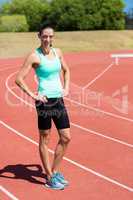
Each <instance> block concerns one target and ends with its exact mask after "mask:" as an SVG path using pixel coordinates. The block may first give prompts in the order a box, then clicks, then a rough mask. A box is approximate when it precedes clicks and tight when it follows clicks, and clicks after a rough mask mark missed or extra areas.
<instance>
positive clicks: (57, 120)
mask: <svg viewBox="0 0 133 200" xmlns="http://www.w3.org/2000/svg"><path fill="white" fill-rule="evenodd" d="M52 119H53V121H54V124H55V126H56V128H57V129H58V130H59V129H67V128H70V121H69V116H68V113H67V110H66V107H65V104H64V101H63V98H59V100H58V102H57V104H56V105H55V106H54V112H53V116H52Z"/></svg>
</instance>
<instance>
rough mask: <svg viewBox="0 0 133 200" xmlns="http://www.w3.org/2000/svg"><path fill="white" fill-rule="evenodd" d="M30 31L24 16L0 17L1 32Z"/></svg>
mask: <svg viewBox="0 0 133 200" xmlns="http://www.w3.org/2000/svg"><path fill="white" fill-rule="evenodd" d="M28 30H29V27H28V24H27V21H26V17H25V16H24V15H11V16H10V15H5V16H1V17H0V31H1V32H26V31H28Z"/></svg>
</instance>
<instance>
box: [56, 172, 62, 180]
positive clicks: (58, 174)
mask: <svg viewBox="0 0 133 200" xmlns="http://www.w3.org/2000/svg"><path fill="white" fill-rule="evenodd" d="M56 175H57V176H59V177H60V178H63V179H64V176H63V174H61V173H59V172H57V173H56Z"/></svg>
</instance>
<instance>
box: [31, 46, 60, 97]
mask: <svg viewBox="0 0 133 200" xmlns="http://www.w3.org/2000/svg"><path fill="white" fill-rule="evenodd" d="M52 51H53V53H54V55H55V58H53V59H48V58H47V56H46V55H44V54H43V52H42V49H41V48H37V49H36V51H35V52H36V54H37V55H38V57H39V58H40V64H39V65H38V67H37V68H36V69H35V72H36V75H37V78H38V92H39V94H41V95H45V96H47V97H48V98H58V97H61V96H62V84H61V80H60V71H61V62H60V59H59V57H58V55H57V53H56V51H55V49H54V48H52Z"/></svg>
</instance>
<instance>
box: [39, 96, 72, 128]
mask: <svg viewBox="0 0 133 200" xmlns="http://www.w3.org/2000/svg"><path fill="white" fill-rule="evenodd" d="M35 105H36V110H37V115H38V128H39V130H47V129H50V128H51V123H52V120H53V121H54V124H55V126H56V128H57V129H64V128H70V122H69V117H68V114H67V110H66V108H65V105H64V101H63V98H62V97H61V98H48V102H46V103H43V102H41V101H36V102H35Z"/></svg>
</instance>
